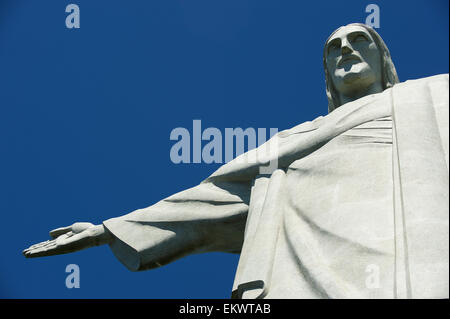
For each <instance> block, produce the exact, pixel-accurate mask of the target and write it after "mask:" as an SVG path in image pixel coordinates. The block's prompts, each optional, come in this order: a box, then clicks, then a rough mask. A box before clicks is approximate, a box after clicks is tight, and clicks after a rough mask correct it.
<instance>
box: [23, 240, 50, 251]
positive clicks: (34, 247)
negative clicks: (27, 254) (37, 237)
mask: <svg viewBox="0 0 450 319" xmlns="http://www.w3.org/2000/svg"><path fill="white" fill-rule="evenodd" d="M51 241H52V240H46V241H43V242H40V243H37V244H34V245H31V246H30V247H28V248H27V249H25V250H30V249H36V248H39V247H42V246H45V245H46V244H48V243H49V242H51Z"/></svg>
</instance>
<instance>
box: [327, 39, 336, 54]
mask: <svg viewBox="0 0 450 319" xmlns="http://www.w3.org/2000/svg"><path fill="white" fill-rule="evenodd" d="M338 49H339V44H338V42H337V41H334V42H332V43H330V45H329V46H328V53H330V52H332V51H335V50H338Z"/></svg>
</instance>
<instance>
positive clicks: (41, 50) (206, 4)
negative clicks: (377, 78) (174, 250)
mask: <svg viewBox="0 0 450 319" xmlns="http://www.w3.org/2000/svg"><path fill="white" fill-rule="evenodd" d="M69 3H76V4H78V5H79V7H80V10H81V28H80V29H67V28H66V27H65V18H66V16H67V13H65V7H66V5H68V4H69ZM370 3H376V4H377V5H378V6H379V8H380V28H379V29H377V31H378V32H379V33H380V35H381V36H382V37H383V39H384V41H385V42H386V44H387V46H388V47H389V49H390V52H391V54H392V57H393V61H394V63H395V65H396V68H397V72H398V74H399V77H400V80H401V81H405V80H408V79H416V78H421V77H426V76H432V75H436V74H441V73H448V68H449V67H448V61H449V52H448V50H449V42H448V33H449V22H448V21H449V18H448V17H449V16H448V1H438V0H432V1H425V0H424V1H376V2H375V1H356V0H353V1H310V2H309V1H275V0H258V1H256V0H253V1H247V0H227V1H219V0H190V1H188V0H184V1H181V0H180V1H174V0H165V1H162V0H161V1H144V0H142V1H138V0H136V1H112V0H109V1H106V0H96V1H88V0H72V1H61V0H48V1H38V0H35V1H33V0H30V1H21V0H1V1H0V110H1V113H0V114H1V115H0V147H1V153H0V154H1V156H0V164H1V165H0V194H1V197H0V211H1V214H2V215H1V216H2V226H3V227H2V231H1V233H0V240H1V242H2V252H1V253H0V297H2V298H229V296H230V294H231V287H232V284H233V278H234V274H235V270H236V266H237V263H238V258H239V256H238V255H232V254H225V253H211V254H203V255H195V256H189V257H186V258H183V259H180V260H178V261H176V262H174V263H172V264H170V265H167V266H165V267H162V268H159V269H155V270H150V271H145V272H139V273H133V272H130V271H128V270H127V269H126V268H125V267H124V266H123V265H122V264H120V262H119V261H118V260H116V259H115V257H114V256H113V254H112V252H111V251H110V249H109V248H108V247H107V246H102V247H96V248H92V249H88V250H85V251H80V252H77V253H74V254H69V255H60V256H54V257H46V258H38V259H25V258H24V257H23V256H22V254H21V251H22V250H23V249H24V248H26V247H28V246H29V245H31V244H33V243H36V242H39V241H43V240H46V239H48V231H49V230H51V229H53V228H57V227H60V226H66V225H70V224H72V223H73V222H75V221H89V222H92V223H95V224H99V223H101V222H102V221H103V220H105V219H108V218H111V217H116V216H120V215H123V214H126V213H128V212H131V211H133V210H135V209H138V208H143V207H147V206H149V205H151V204H153V203H155V202H157V201H159V200H160V199H163V198H165V197H167V196H169V195H171V194H174V193H176V192H179V191H181V190H183V189H186V188H189V187H192V186H195V185H197V184H198V183H200V182H201V181H202V180H203V179H204V178H206V177H207V176H208V175H210V174H211V173H212V172H213V171H215V170H216V169H217V168H218V167H219V164H205V163H200V164H174V163H172V161H171V160H170V148H171V147H172V145H173V144H174V142H173V141H171V140H170V139H169V136H170V132H171V131H172V129H174V128H176V127H185V128H187V129H189V130H190V131H191V132H192V121H193V120H194V119H200V120H201V121H202V126H203V128H206V127H216V128H218V129H220V130H221V131H222V132H224V130H225V128H227V127H228V128H236V127H242V128H248V127H253V128H270V127H274V128H278V129H279V130H283V129H287V128H290V127H292V126H295V125H297V124H299V123H301V122H304V121H307V120H312V119H314V118H315V117H317V116H319V115H325V114H326V113H327V100H326V96H325V80H324V73H323V69H322V68H323V66H322V49H323V45H324V42H325V40H326V39H327V37H328V36H329V34H330V33H331V32H332V31H334V30H335V29H336V28H337V27H339V26H341V25H345V24H347V23H352V22H363V23H364V22H365V19H366V16H367V15H368V13H366V12H365V8H366V6H367V5H368V4H370ZM68 264H77V265H79V267H80V271H81V278H80V279H81V281H80V288H79V289H67V288H66V286H65V279H66V276H67V274H66V273H65V268H66V265H68Z"/></svg>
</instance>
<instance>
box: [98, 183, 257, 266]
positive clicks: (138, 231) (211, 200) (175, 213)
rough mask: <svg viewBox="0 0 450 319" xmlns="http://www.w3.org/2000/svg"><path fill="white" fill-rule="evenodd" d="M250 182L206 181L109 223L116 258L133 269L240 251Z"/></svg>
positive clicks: (105, 222)
mask: <svg viewBox="0 0 450 319" xmlns="http://www.w3.org/2000/svg"><path fill="white" fill-rule="evenodd" d="M249 197H250V184H249V183H247V182H219V181H204V182H203V183H201V184H200V185H198V186H195V187H193V188H190V189H187V190H185V191H182V192H179V193H177V194H175V195H172V196H170V197H168V198H166V199H163V200H161V201H159V202H158V203H156V204H154V205H152V206H150V207H147V208H144V209H139V210H136V211H134V212H131V213H129V214H127V215H124V216H120V217H117V218H112V219H108V220H106V221H104V222H103V225H104V226H105V228H106V229H107V231H109V232H110V233H111V234H112V235H113V236H114V240H113V242H112V243H111V244H110V247H111V249H112V251H113V253H114V255H115V256H116V257H117V259H119V261H120V262H121V263H123V264H124V265H125V266H126V267H127V268H128V269H129V270H131V271H140V270H146V269H151V268H155V267H159V266H162V265H164V264H167V263H169V262H171V261H174V260H176V259H178V258H181V257H183V256H186V255H189V254H196V253H203V252H212V251H222V252H231V253H239V252H240V250H241V247H242V243H243V238H244V229H245V223H246V218H247V212H248V204H249Z"/></svg>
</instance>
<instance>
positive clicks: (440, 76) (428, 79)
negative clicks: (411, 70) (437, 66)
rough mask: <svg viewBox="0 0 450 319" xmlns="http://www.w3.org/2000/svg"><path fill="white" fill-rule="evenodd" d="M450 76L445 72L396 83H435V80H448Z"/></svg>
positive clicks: (408, 84) (406, 84) (412, 84)
mask: <svg viewBox="0 0 450 319" xmlns="http://www.w3.org/2000/svg"><path fill="white" fill-rule="evenodd" d="M448 81H449V76H448V73H444V74H438V75H433V76H427V77H423V78H419V79H411V80H406V81H404V82H400V83H398V84H396V85H395V86H415V85H421V84H427V83H434V82H448Z"/></svg>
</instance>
